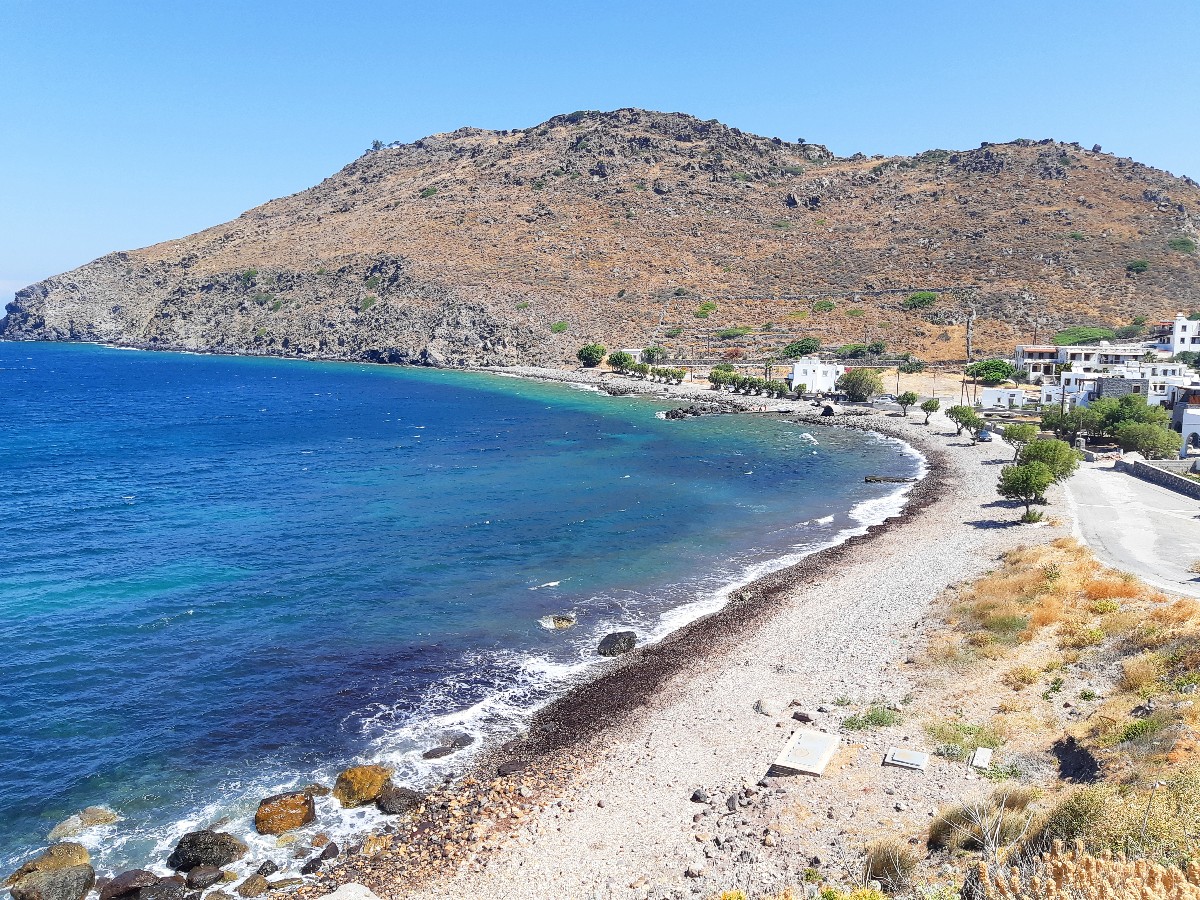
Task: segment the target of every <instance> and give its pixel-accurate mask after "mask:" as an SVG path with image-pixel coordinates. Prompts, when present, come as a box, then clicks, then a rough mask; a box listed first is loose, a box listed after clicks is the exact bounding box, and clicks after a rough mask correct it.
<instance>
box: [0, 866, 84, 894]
mask: <svg viewBox="0 0 1200 900" xmlns="http://www.w3.org/2000/svg"><path fill="white" fill-rule="evenodd" d="M95 883H96V870H95V869H93V868H92V867H91V866H90V865H88V864H86V863H84V864H83V865H78V866H63V867H62V868H58V869H41V870H38V871H35V872H30V873H29V874H28V875H25V876H24V877H22V878H21V879H20V880H19V881H17V882H16V883H15V884H13V885H12V887H10V888H9V891H10V892H11V893H12V898H13V900H83V898H84V897H86V896H87V894H88V892H89V891H90V890H91V889H92V886H93V885H94V884H95Z"/></svg>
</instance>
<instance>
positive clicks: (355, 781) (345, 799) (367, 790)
mask: <svg viewBox="0 0 1200 900" xmlns="http://www.w3.org/2000/svg"><path fill="white" fill-rule="evenodd" d="M391 775H392V770H391V769H387V768H385V767H383V766H376V765H370V766H351V767H350V768H349V769H346V771H344V772H342V774H340V775H339V776H338V777H337V783H336V784H335V785H334V786H333V797H334V799H335V800H337V801H338V802H339V803H341V804H342V806H363V805H365V804H367V803H370V802H371V801H372V800H374V799H375V798H376V797H378V796H379V792H380V791H382V790H383V786H384V785H385V784H387V782H388V779H389V778H390V777H391Z"/></svg>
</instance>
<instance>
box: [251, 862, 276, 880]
mask: <svg viewBox="0 0 1200 900" xmlns="http://www.w3.org/2000/svg"><path fill="white" fill-rule="evenodd" d="M278 871H279V866H277V865H276V864H275V863H273V862H272V861H271V860H269V859H268V860H267V861H266V862H265V863H263V864H262V865H261V866H259V867H258V868H257V869H255V870H254V872H255V874H256V875H261V876H262V877H263V878H266V877H268V876H270V875H274V874H275V873H276V872H278Z"/></svg>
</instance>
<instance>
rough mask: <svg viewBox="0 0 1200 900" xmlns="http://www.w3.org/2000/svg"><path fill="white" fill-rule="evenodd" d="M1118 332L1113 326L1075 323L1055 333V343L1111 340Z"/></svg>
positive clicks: (1092, 342)
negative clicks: (1105, 326)
mask: <svg viewBox="0 0 1200 900" xmlns="http://www.w3.org/2000/svg"><path fill="white" fill-rule="evenodd" d="M1114 337H1116V333H1115V332H1114V331H1113V330H1112V329H1111V328H1101V327H1099V326H1096V325H1075V326H1073V327H1071V328H1064V329H1063V330H1062V331H1060V332H1058V334H1056V335H1054V343H1055V344H1058V345H1059V346H1063V345H1066V344H1094V343H1096V342H1097V341H1111V340H1112V339H1113V338H1114Z"/></svg>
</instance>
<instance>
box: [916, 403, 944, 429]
mask: <svg viewBox="0 0 1200 900" xmlns="http://www.w3.org/2000/svg"><path fill="white" fill-rule="evenodd" d="M941 407H942V401H941V400H939V399H937V397H931V398H930V399H928V400H926V401H925V402H924V403H922V404H921V412H923V413H925V424H926V425H928V424H929V417H930V416H932V415H933V414H934V413H935V412H937V411H938V410H939V409H941Z"/></svg>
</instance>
